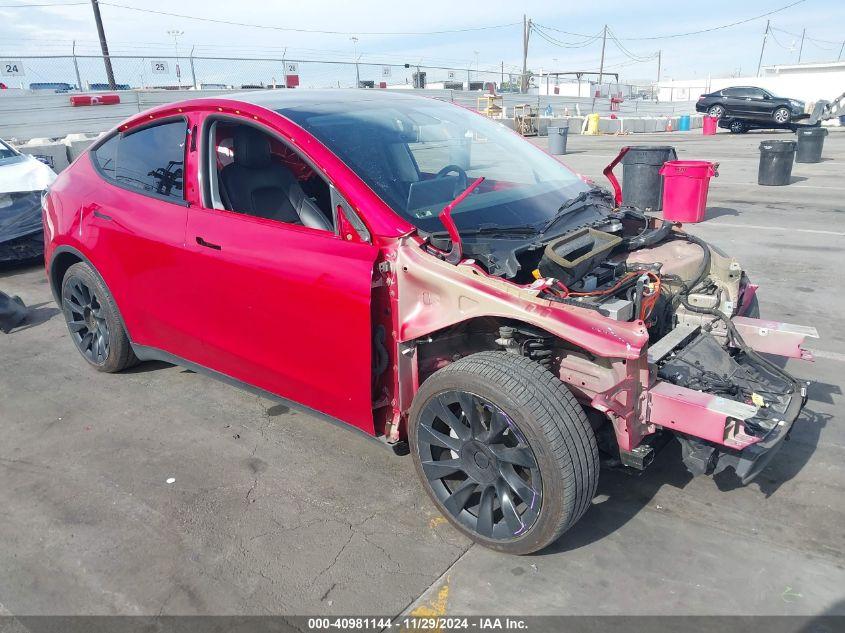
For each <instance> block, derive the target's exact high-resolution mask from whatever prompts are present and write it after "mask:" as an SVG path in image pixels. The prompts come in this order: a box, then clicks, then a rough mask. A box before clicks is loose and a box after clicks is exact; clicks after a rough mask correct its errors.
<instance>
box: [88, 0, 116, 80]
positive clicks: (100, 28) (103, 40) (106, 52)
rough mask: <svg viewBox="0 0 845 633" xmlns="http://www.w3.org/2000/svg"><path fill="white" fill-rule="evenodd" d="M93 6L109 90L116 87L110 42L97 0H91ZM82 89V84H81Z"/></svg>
mask: <svg viewBox="0 0 845 633" xmlns="http://www.w3.org/2000/svg"><path fill="white" fill-rule="evenodd" d="M91 8H92V9H93V10H94V21H95V22H96V23H97V35H99V36H100V51H102V53H103V64H105V66H106V79H108V82H109V90H114V89H115V87H116V86H115V83H114V70H112V67H111V57H109V44H108V42H107V41H106V30H105V29H104V28H103V17H102V16H101V15H100V5H99V3H98V2H97V0H91ZM79 88H80V89H82V86H79Z"/></svg>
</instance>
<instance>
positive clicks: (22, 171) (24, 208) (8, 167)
mask: <svg viewBox="0 0 845 633" xmlns="http://www.w3.org/2000/svg"><path fill="white" fill-rule="evenodd" d="M55 179H56V174H55V173H54V172H53V170H52V169H50V168H49V167H47V165H44V164H43V163H41V162H40V161H38V160H36V159H34V158H32V157H30V156H22V155H17V156H13V157H11V158H7V159H4V160H2V161H0V242H8V241H10V240H14V239H17V238H19V237H24V236H26V235H31V234H33V233H37V232H38V231H40V230H41V194H42V192H43V191H44V190H45V189H47V187H49V186H50V185H51V184H52V183H53V181H54V180H55Z"/></svg>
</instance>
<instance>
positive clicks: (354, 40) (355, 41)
mask: <svg viewBox="0 0 845 633" xmlns="http://www.w3.org/2000/svg"><path fill="white" fill-rule="evenodd" d="M349 39H350V40H351V41H352V50H353V54H354V55H355V87H356V88H360V87H361V72H360V69H359V68H358V60H359V59H360V58H359V57H358V38H357V37H355V36H354V35H353V36H352V37H350V38H349Z"/></svg>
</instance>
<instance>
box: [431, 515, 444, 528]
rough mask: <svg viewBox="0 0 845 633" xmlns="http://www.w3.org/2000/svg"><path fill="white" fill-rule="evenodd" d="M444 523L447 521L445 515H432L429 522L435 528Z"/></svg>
mask: <svg viewBox="0 0 845 633" xmlns="http://www.w3.org/2000/svg"><path fill="white" fill-rule="evenodd" d="M444 523H446V519H444V518H443V517H432V518H431V520H430V521H429V522H428V527H430V528H431V529H432V530H433V529H434V528H436V527H437V526H438V525H443V524H444Z"/></svg>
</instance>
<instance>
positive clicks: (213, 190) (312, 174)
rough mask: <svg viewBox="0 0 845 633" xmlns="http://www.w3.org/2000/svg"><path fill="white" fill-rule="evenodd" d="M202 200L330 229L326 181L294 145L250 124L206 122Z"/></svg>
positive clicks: (332, 229) (227, 208) (332, 219)
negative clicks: (205, 198) (206, 181)
mask: <svg viewBox="0 0 845 633" xmlns="http://www.w3.org/2000/svg"><path fill="white" fill-rule="evenodd" d="M206 129H207V131H206V138H207V139H208V143H207V144H206V145H205V147H206V148H207V150H208V151H207V152H206V157H205V161H206V165H207V170H206V171H207V173H208V175H209V177H208V179H207V180H208V190H207V192H206V197H207V202H206V204H207V206H210V207H213V208H216V209H225V210H227V211H233V212H235V213H242V214H244V215H251V216H255V217H259V218H265V219H268V220H275V221H277V222H283V223H285V224H296V225H301V226H307V227H310V228H314V229H321V230H325V231H334V228H335V227H334V224H335V223H334V213H333V211H332V196H331V192H330V189H329V185H328V183H327V182H326V181H325V180H324V179H323V178H322V176H320V174H319V173H317V171H316V170H315V169H314V168H312V167H311V165H310V164H309V163H308V162H306V161H305V160H304V159H303V158H302V157H301V156H300V155H299V154H298V153H297V152H296V151H294V150H293V149H291V148H290V147H288V145H286V144H285V143H283V142H282V141H280V140H279V139H278V138H276V137H275V136H273V135H271V134H269V133H268V132H265V131H263V130H261V129H258V128H256V127H253V126H251V125H245V124H241V123H236V122H234V121H229V120H225V119H220V120H216V121H212V122H211V123H210V125H208V126H207V128H206Z"/></svg>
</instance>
